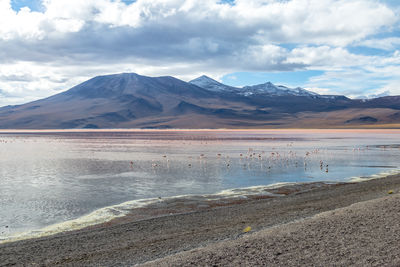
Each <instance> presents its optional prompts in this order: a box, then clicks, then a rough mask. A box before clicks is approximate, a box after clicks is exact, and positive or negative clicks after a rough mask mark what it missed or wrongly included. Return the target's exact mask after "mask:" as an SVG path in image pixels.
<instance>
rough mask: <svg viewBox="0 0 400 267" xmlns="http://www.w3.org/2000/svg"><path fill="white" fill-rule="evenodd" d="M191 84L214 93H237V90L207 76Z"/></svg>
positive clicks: (192, 81)
mask: <svg viewBox="0 0 400 267" xmlns="http://www.w3.org/2000/svg"><path fill="white" fill-rule="evenodd" d="M189 83H191V84H194V85H196V86H198V87H201V88H204V89H206V90H209V91H213V92H235V91H237V88H235V87H231V86H228V85H225V84H223V83H220V82H218V81H216V80H214V79H212V78H210V77H208V76H206V75H201V76H200V77H197V78H196V79H194V80H191V81H190V82H189Z"/></svg>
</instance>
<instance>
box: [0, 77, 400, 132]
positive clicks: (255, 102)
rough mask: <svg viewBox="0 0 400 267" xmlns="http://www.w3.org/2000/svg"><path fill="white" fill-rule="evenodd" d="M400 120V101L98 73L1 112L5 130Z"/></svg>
mask: <svg viewBox="0 0 400 267" xmlns="http://www.w3.org/2000/svg"><path fill="white" fill-rule="evenodd" d="M399 122H400V97H382V98H377V99H371V100H352V99H349V98H347V97H345V96H324V95H318V94H316V93H314V92H310V91H308V90H305V89H302V88H288V87H285V86H279V85H278V86H276V85H274V84H272V83H265V84H260V85H255V86H245V87H243V88H237V87H232V86H228V85H224V84H222V83H219V82H217V81H215V80H213V79H211V78H209V77H207V76H201V77H199V78H197V79H195V80H192V81H190V82H184V81H182V80H179V79H176V78H174V77H170V76H164V77H147V76H142V75H138V74H135V73H123V74H115V75H106V76H98V77H95V78H92V79H90V80H88V81H86V82H83V83H82V84H79V85H77V86H75V87H73V88H71V89H69V90H67V91H65V92H62V93H60V94H57V95H54V96H51V97H48V98H45V99H41V100H37V101H34V102H30V103H27V104H23V105H18V106H6V107H2V108H0V128H2V129H70V128H283V127H289V128H290V127H310V128H322V127H323V128H327V127H328V128H329V127H359V126H361V127H364V126H365V125H375V126H377V125H380V126H381V125H394V124H396V123H399Z"/></svg>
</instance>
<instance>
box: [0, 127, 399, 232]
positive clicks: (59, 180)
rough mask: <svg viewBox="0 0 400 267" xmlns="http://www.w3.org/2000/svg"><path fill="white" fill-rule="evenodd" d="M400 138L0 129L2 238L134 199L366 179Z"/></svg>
mask: <svg viewBox="0 0 400 267" xmlns="http://www.w3.org/2000/svg"><path fill="white" fill-rule="evenodd" d="M399 133H400V132H399V131H393V130H391V131H375V130H374V131H319V132H318V131H301V130H298V131H285V130H282V131H191V132H190V131H129V132H86V133H85V132H82V133H78V132H73V133H65V132H57V133H42V132H36V133H29V134H23V133H17V134H5V133H3V134H2V133H0V203H1V210H0V236H1V235H7V234H10V233H12V232H16V231H23V230H28V229H34V228H39V227H43V226H46V225H50V224H54V223H57V222H61V221H65V220H69V219H73V218H77V217H80V216H82V215H84V214H87V213H90V212H92V211H93V210H96V209H99V208H102V207H105V206H109V205H114V204H118V203H122V202H125V201H128V200H134V199H143V198H152V197H154V198H157V197H167V196H175V195H182V194H207V193H215V192H219V191H221V190H224V189H229V188H238V187H248V186H254V185H268V184H273V183H278V182H315V181H345V180H348V179H349V178H350V177H355V176H357V177H368V176H370V175H372V174H376V173H379V172H383V171H387V170H394V169H397V168H398V162H399V159H400V149H399V142H398V140H399ZM6 226H7V227H6Z"/></svg>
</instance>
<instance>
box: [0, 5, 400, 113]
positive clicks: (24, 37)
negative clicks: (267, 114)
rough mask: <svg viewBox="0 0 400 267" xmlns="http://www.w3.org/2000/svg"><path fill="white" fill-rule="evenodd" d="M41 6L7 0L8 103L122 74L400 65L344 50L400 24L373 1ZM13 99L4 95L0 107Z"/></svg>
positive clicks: (0, 58)
mask: <svg viewBox="0 0 400 267" xmlns="http://www.w3.org/2000/svg"><path fill="white" fill-rule="evenodd" d="M43 6H44V11H43V12H34V11H31V10H29V9H28V8H22V9H21V10H20V11H19V12H16V11H14V10H12V8H11V5H10V1H9V0H0V62H1V64H0V88H1V90H2V92H7V95H10V94H11V95H13V96H16V97H17V98H21V99H25V100H28V96H29V97H30V98H29V99H31V98H35V97H36V98H39V97H43V96H46V95H50V94H51V93H54V92H56V91H58V90H62V89H67V88H68V87H70V86H72V85H74V84H76V83H78V82H81V81H83V80H84V79H87V78H90V77H92V76H95V75H99V74H105V73H117V72H123V71H134V72H138V73H140V74H144V75H152V76H153V75H155V76H158V75H174V76H177V77H179V78H183V79H190V78H194V77H195V76H196V75H199V74H202V73H206V74H209V75H210V76H212V77H221V76H222V75H224V74H227V73H230V72H236V71H259V72H262V71H293V70H299V69H301V70H304V69H319V70H325V71H331V72H334V73H338V74H343V75H345V73H346V71H348V70H349V69H351V68H352V67H357V68H361V69H363V72H365V73H367V68H370V69H373V67H374V66H380V67H382V66H392V67H393V66H395V65H396V64H399V55H398V54H397V56H396V55H395V53H394V54H393V55H390V56H379V57H377V56H368V55H356V54H352V53H350V52H349V50H348V49H347V47H346V46H348V45H353V44H359V43H363V44H364V45H365V46H373V45H375V44H377V43H379V41H378V40H377V39H376V40H375V39H373V38H369V37H370V36H371V35H374V34H377V33H379V32H380V31H382V30H383V29H391V27H394V26H395V25H397V24H396V23H398V21H399V15H398V14H397V13H396V12H395V10H393V9H391V8H389V7H387V6H386V5H384V4H382V3H381V2H380V1H374V0H351V1H350V0H348V1H343V0H291V1H279V0H236V1H235V2H234V4H223V3H220V1H219V0H204V1H195V0H152V1H148V0H137V1H135V2H133V3H132V4H130V5H127V4H125V3H123V2H121V1H120V0H87V1H81V0H44V1H43ZM397 39H398V38H392V39H390V42H391V45H387V46H386V47H385V49H388V50H390V49H392V48H393V47H395V46H396V45H397V42H398V40H397ZM366 40H369V41H366ZM286 44H294V45H295V47H294V48H288V46H285V45H286ZM397 53H398V52H397ZM370 71H375V70H370ZM376 71H377V72H379V71H382V70H376ZM383 71H385V70H383ZM385 75H386V74H385ZM387 76H390V75H387ZM12 77H14V78H15V80H10V78H12ZM21 77H25V78H26V77H28V78H26V79H25V80H22V79H21ZM324 77H325V78H327V77H331V74H330V73H329V72H328V73H327V74H326V75H325V76H324ZM325 78H324V79H325ZM29 79H31V80H29ZM324 79H322V80H321V82H322V83H327V81H325V80H324ZM332 79H334V78H332ZM311 85H312V86H313V87H320V88H322V87H324V86H323V85H320V86H318V85H317V84H316V81H311V82H310V86H311ZM344 85H345V84H344ZM347 85H348V84H347ZM324 88H325V87H324ZM346 88H349V87H348V86H347V87H346ZM357 88H358V87H357ZM357 88H356V89H355V90H356V91H357V90H358V89H357ZM335 90H336V89H335ZM391 90H393V89H391ZM353 93H354V92H353ZM24 94H25V96H26V97H25V98H24ZM1 99H2V100H1ZM8 99H9V98H5V97H4V94H3V98H0V105H2V104H5V103H7V101H8ZM21 102H24V101H23V100H21Z"/></svg>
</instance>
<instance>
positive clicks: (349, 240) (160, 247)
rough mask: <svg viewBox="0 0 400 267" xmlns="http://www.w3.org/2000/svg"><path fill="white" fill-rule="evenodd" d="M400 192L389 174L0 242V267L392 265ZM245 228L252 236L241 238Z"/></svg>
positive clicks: (397, 249) (399, 232) (397, 251)
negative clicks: (286, 194)
mask: <svg viewBox="0 0 400 267" xmlns="http://www.w3.org/2000/svg"><path fill="white" fill-rule="evenodd" d="M399 189H400V176H399V175H395V176H389V177H386V178H382V179H376V180H370V181H366V182H362V183H355V184H339V185H329V186H323V187H315V188H313V189H309V190H307V191H306V192H298V193H294V194H291V195H288V196H285V197H279V198H266V199H263V198H260V199H252V200H249V201H246V202H243V203H239V204H238V203H237V204H235V205H231V206H222V207H217V208H209V209H204V210H201V211H196V212H190V213H186V214H175V215H170V216H162V217H157V218H152V219H145V220H140V221H137V220H135V217H132V218H129V217H127V218H125V219H124V220H118V221H114V222H113V223H111V224H107V225H100V226H96V227H91V228H88V229H83V230H79V231H74V232H66V233H62V234H58V235H55V236H49V237H43V238H39V239H30V240H23V241H18V242H13V243H8V244H2V245H0V265H1V266H11V265H48V266H50V265H70V266H88V265H89V266H90V265H92V266H93V265H94V266H131V265H134V264H142V263H146V262H147V264H148V265H169V266H174V265H221V266H224V265H232V264H233V265H260V264H262V265H268V266H270V265H281V266H282V265H292V266H293V265H294V266H298V265H320V266H327V265H328V266H329V265H341V266H348V265H360V266H366V265H377V266H378V265H380V266H381V265H386V266H395V265H399V264H400V223H399V222H400V194H398V192H399V191H400V190H399ZM389 190H393V191H394V194H391V195H388V191H389ZM355 203H356V204H355ZM246 226H251V227H252V231H251V232H249V233H247V234H243V232H242V230H243V229H244V228H245V227H246ZM154 260H157V261H156V262H154ZM149 261H153V262H149Z"/></svg>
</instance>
